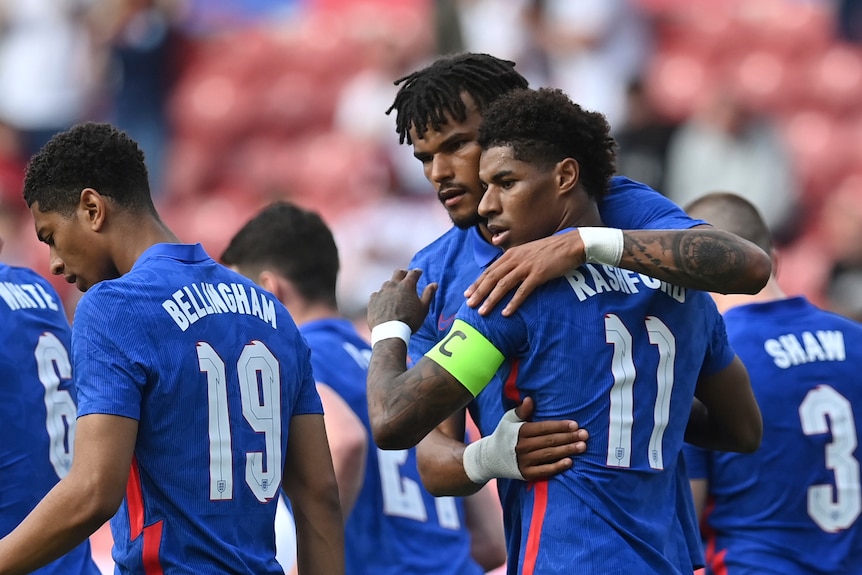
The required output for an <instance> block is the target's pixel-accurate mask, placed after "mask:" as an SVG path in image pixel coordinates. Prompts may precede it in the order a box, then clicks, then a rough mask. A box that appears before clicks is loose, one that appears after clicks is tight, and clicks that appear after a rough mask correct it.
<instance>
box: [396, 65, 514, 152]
mask: <svg viewBox="0 0 862 575" xmlns="http://www.w3.org/2000/svg"><path fill="white" fill-rule="evenodd" d="M395 84H396V85H400V86H401V88H400V89H399V90H398V94H397V95H396V96H395V101H394V102H393V103H392V106H390V107H389V109H388V110H386V113H387V114H389V113H390V112H392V110H395V111H396V112H397V114H396V119H395V125H396V128H395V131H396V132H397V133H398V136H399V142H401V143H402V144H403V143H404V142H407V143H408V144H412V143H413V141H412V140H411V138H410V128H411V127H412V128H414V129H415V130H416V133H417V134H418V135H419V137H422V135H423V134H424V133H425V129H426V126H428V125H429V124H430V125H431V127H432V128H433V129H434V130H436V131H439V130H440V128H441V127H442V126H443V125H444V124H445V123H446V117H445V114H447V113H448V114H449V115H450V116H451V117H452V118H453V119H454V120H456V121H458V122H463V121H464V120H465V119H466V118H467V109H466V107H465V106H464V102H463V100H461V95H462V93H465V92H466V93H467V94H470V96H471V97H472V98H473V101H474V102H475V103H476V106H477V107H478V109H479V110H480V111H481V110H483V109H484V108H485V107H486V106H487V105H488V104H490V103H491V102H493V101H494V100H496V99H497V98H498V97H500V96H502V95H503V94H506V93H507V92H511V91H512V90H516V89H519V88H526V87H527V86H528V82H527V80H526V79H525V78H524V77H523V76H521V74H519V73H518V72H516V71H515V63H514V62H511V61H509V60H501V59H500V58H496V57H494V56H491V55H489V54H474V53H469V52H468V53H462V54H454V55H449V56H443V57H441V58H438V59H437V60H435V61H434V62H433V63H432V64H430V65H428V66H427V67H425V68H423V69H421V70H418V71H416V72H413V73H412V74H409V75H407V76H404V77H403V78H399V79H398V80H396V81H395Z"/></svg>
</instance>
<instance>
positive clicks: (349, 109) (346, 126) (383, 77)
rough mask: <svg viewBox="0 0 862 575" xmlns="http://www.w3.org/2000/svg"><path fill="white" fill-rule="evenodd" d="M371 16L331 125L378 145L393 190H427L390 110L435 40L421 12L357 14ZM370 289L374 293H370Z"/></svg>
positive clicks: (366, 19) (367, 21)
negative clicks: (400, 82)
mask: <svg viewBox="0 0 862 575" xmlns="http://www.w3.org/2000/svg"><path fill="white" fill-rule="evenodd" d="M362 14H365V16H367V17H366V18H364V19H363V20H362V22H363V23H364V24H362V25H360V29H361V32H359V33H357V36H359V37H360V40H361V44H360V45H361V49H362V54H363V56H362V59H361V60H362V62H361V64H360V67H359V70H357V71H356V73H355V74H354V75H353V76H351V77H349V78H348V79H347V80H346V82H345V83H344V85H343V86H342V88H341V90H340V92H339V95H338V99H337V100H336V103H335V112H334V115H333V128H334V129H335V130H336V131H339V132H344V133H345V134H349V135H350V136H353V137H354V138H358V139H359V140H360V141H361V142H364V143H365V145H367V146H371V147H372V148H374V149H375V150H376V151H377V153H378V154H379V156H380V159H381V161H383V162H384V163H385V165H386V166H387V168H388V169H389V171H390V174H391V178H392V182H391V186H390V187H391V188H392V189H393V190H397V191H398V192H399V193H407V194H428V193H432V192H433V189H432V188H431V187H430V186H429V185H428V182H427V180H425V176H424V175H423V173H422V169H421V166H419V165H417V163H416V160H415V159H414V158H413V153H412V151H411V150H410V149H409V148H408V147H407V146H402V145H400V144H399V143H398V139H397V138H395V137H394V134H395V121H394V119H393V118H392V117H391V116H389V115H387V114H386V110H387V109H388V108H389V106H391V105H392V101H393V100H394V99H395V94H397V93H398V87H397V86H395V80H397V79H398V78H401V77H402V76H405V75H406V74H408V73H409V72H410V70H412V69H413V68H415V67H416V65H417V63H418V62H420V61H422V60H425V59H427V58H430V57H431V56H432V53H433V47H434V38H433V37H432V35H431V34H430V32H431V31H430V30H428V27H427V25H426V23H425V22H424V21H423V19H422V18H419V17H418V13H413V12H403V13H401V14H398V13H395V12H392V13H389V14H386V15H384V14H379V13H376V12H375V13H363V12H356V15H357V17H360V16H361V15H362ZM369 293H370V292H369Z"/></svg>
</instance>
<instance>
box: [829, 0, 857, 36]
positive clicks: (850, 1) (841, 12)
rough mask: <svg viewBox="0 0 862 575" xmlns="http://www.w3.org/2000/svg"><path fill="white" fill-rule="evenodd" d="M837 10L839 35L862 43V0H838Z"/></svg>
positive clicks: (836, 17)
mask: <svg viewBox="0 0 862 575" xmlns="http://www.w3.org/2000/svg"><path fill="white" fill-rule="evenodd" d="M835 12H836V14H835V20H836V22H837V25H838V36H839V37H840V38H841V39H842V40H846V41H847V42H855V43H857V44H862V0H837V1H836V10H835Z"/></svg>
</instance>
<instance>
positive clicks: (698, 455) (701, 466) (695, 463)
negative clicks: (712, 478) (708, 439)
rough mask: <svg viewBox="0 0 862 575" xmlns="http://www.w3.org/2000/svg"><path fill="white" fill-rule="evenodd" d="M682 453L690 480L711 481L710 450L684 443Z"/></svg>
mask: <svg viewBox="0 0 862 575" xmlns="http://www.w3.org/2000/svg"><path fill="white" fill-rule="evenodd" d="M682 453H683V456H684V457H685V467H686V469H687V470H688V477H689V479H709V453H710V452H709V450H707V449H703V448H702V447H696V446H694V445H689V444H688V443H684V444H683V446H682Z"/></svg>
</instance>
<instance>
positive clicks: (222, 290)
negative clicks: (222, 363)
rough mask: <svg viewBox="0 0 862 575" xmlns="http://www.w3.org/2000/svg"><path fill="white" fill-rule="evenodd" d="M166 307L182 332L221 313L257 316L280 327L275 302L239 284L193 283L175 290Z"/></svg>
mask: <svg viewBox="0 0 862 575" xmlns="http://www.w3.org/2000/svg"><path fill="white" fill-rule="evenodd" d="M162 307H163V308H164V309H165V311H166V312H168V314H169V315H170V316H171V318H172V319H173V320H174V322H176V324H177V326H178V327H179V328H180V329H181V330H182V331H186V330H187V329H188V328H189V326H190V325H192V324H193V323H195V322H196V321H198V320H199V319H201V318H203V317H206V316H208V315H212V314H221V313H237V314H243V315H253V316H256V317H257V318H258V319H260V320H262V321H264V322H266V323H268V324H269V325H271V326H272V329H276V328H277V325H276V317H275V304H274V303H273V301H272V300H271V299H269V298H268V297H266V296H265V295H264V294H262V293H258V292H257V290H255V289H254V288H252V287H249V288H246V286H244V285H242V284H238V283H231V284H226V283H219V284H218V285H213V284H211V283H204V282H202V283H192V284H189V285H186V286H183V287H181V288H180V289H178V290H177V291H175V292H174V293H173V294H172V295H171V299H166V300H165V301H163V302H162Z"/></svg>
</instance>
